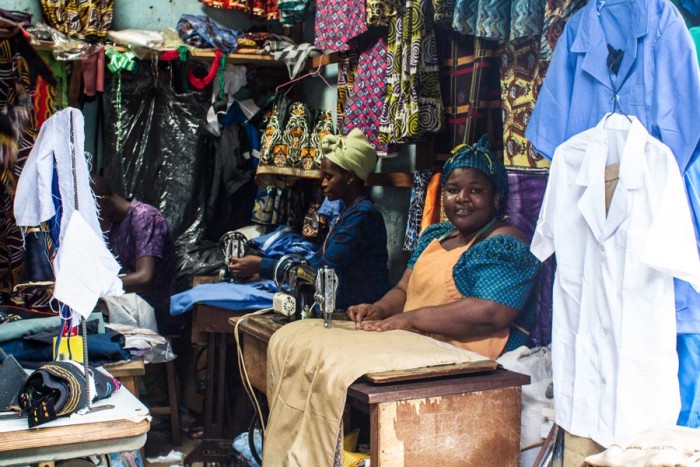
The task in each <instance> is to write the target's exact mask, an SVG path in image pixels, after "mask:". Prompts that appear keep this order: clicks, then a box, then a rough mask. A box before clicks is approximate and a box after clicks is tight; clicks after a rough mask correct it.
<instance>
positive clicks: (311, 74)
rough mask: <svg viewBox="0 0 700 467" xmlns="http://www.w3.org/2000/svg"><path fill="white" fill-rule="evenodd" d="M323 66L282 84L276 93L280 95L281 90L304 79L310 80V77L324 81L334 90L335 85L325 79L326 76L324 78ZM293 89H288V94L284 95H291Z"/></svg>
mask: <svg viewBox="0 0 700 467" xmlns="http://www.w3.org/2000/svg"><path fill="white" fill-rule="evenodd" d="M322 66H323V65H319V66H318V68H316V69H315V70H311V71H309V72H308V73H305V74H303V75H301V76H297V77H296V78H293V79H290V80H289V81H287V82H286V83H282V84H280V85H279V86H277V87H276V88H275V92H277V93H279V92H280V90H281V89H282V88H284V87H286V86H289V85H290V84H292V85H293V84H296V83H298V82H299V81H301V80H303V79H305V78H308V77H314V78H321V81H323V82H324V84H325V85H326V86H327V87H328V88H329V89H333V85H332V84H331V83H329V82H328V80H327V79H326V78H325V76H323V74H321V67H322ZM293 87H294V86H290V87H289V89H287V92H285V93H284V95H285V96H286V95H287V94H288V93H289V91H291V89H292V88H293Z"/></svg>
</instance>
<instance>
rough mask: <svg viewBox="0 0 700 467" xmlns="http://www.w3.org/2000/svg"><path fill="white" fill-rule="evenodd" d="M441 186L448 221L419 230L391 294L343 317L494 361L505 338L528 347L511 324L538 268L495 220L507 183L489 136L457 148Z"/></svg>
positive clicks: (515, 233)
mask: <svg viewBox="0 0 700 467" xmlns="http://www.w3.org/2000/svg"><path fill="white" fill-rule="evenodd" d="M442 185H443V193H442V201H443V206H444V209H445V215H446V216H447V219H448V222H443V223H440V224H436V225H433V226H431V227H429V228H428V229H426V230H425V232H424V233H423V234H422V235H421V238H420V242H419V245H418V248H416V250H415V251H414V253H413V256H412V257H411V259H410V261H409V263H408V267H407V269H406V272H405V273H404V275H403V277H402V278H401V280H400V281H399V283H398V285H397V286H396V287H394V288H393V289H392V290H390V291H389V292H388V293H387V294H386V295H385V296H384V297H383V298H382V299H380V300H379V301H377V302H375V303H373V304H362V305H357V306H353V307H350V308H349V309H348V312H347V313H348V316H349V318H350V319H351V320H353V321H355V323H356V325H357V327H358V328H360V329H364V330H367V331H387V330H392V329H404V330H409V331H414V332H420V333H423V334H429V335H431V336H432V337H434V338H436V339H439V340H443V341H446V342H449V343H451V344H453V345H456V346H458V347H462V348H465V349H468V350H472V351H474V352H477V353H479V354H481V355H484V356H486V357H489V358H496V357H498V356H499V355H500V354H501V353H502V352H503V350H504V349H505V348H506V343H507V342H508V341H509V337H510V341H511V342H513V343H514V344H516V343H517V344H524V343H526V339H527V336H526V335H524V334H523V332H525V333H526V332H527V330H526V329H522V328H521V327H520V326H516V325H515V323H517V322H520V321H522V320H523V318H526V316H524V315H525V313H523V312H522V311H523V310H524V309H525V308H526V303H527V299H528V297H529V295H530V291H531V290H532V286H533V284H534V282H535V279H536V276H537V272H538V270H539V265H540V263H539V261H537V259H536V258H535V257H534V256H533V255H532V254H531V253H530V247H529V244H528V241H527V238H526V237H525V235H524V234H523V233H522V232H520V231H519V230H517V229H515V228H514V227H511V226H510V225H508V224H507V222H506V221H505V218H504V217H503V216H501V215H499V213H500V211H501V210H502V208H503V206H504V205H505V201H506V198H507V196H508V179H507V177H506V172H505V168H504V167H503V164H502V163H501V162H500V161H499V160H498V159H496V157H495V156H494V155H493V154H492V153H491V152H490V150H489V147H488V139H487V137H482V138H481V140H479V142H478V143H476V144H475V145H473V146H462V147H459V148H457V150H456V151H455V155H454V156H453V157H452V158H451V159H450V160H449V161H447V162H446V163H445V167H444V169H443V175H442ZM511 334H513V335H512V336H511ZM514 346H515V345H514Z"/></svg>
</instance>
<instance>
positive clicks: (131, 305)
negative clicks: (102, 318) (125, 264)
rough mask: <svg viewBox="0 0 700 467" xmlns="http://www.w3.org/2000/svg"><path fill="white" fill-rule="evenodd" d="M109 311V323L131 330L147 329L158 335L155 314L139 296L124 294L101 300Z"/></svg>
mask: <svg viewBox="0 0 700 467" xmlns="http://www.w3.org/2000/svg"><path fill="white" fill-rule="evenodd" d="M102 300H103V301H104V302H105V305H107V309H108V310H109V322H110V323H111V324H122V325H125V326H129V327H132V328H143V329H149V330H151V331H153V332H155V333H156V334H158V324H157V323H156V313H155V311H154V310H153V307H152V306H151V305H150V304H149V303H148V302H147V301H146V300H144V299H143V298H141V296H140V295H139V294H136V293H125V294H122V295H117V296H112V297H104V298H103V299H102Z"/></svg>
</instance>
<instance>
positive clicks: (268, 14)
mask: <svg viewBox="0 0 700 467" xmlns="http://www.w3.org/2000/svg"><path fill="white" fill-rule="evenodd" d="M250 10H251V14H252V15H253V16H254V17H257V18H261V19H266V20H268V21H273V20H276V19H279V17H280V11H279V8H278V7H277V0H252V1H251V6H250Z"/></svg>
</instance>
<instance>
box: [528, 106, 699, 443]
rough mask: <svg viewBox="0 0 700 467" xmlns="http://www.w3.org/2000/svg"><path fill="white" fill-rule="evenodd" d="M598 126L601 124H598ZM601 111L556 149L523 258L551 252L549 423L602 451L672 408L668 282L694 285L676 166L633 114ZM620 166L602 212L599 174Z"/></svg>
mask: <svg viewBox="0 0 700 467" xmlns="http://www.w3.org/2000/svg"><path fill="white" fill-rule="evenodd" d="M606 118H607V120H606ZM631 118H632V123H630V122H629V121H628V120H627V118H626V117H625V116H622V115H619V114H610V115H609V116H606V117H605V118H603V120H601V122H600V123H599V124H598V125H597V126H596V127H594V128H592V129H590V130H587V131H584V132H583V133H580V134H578V135H576V136H574V137H572V138H571V139H569V140H568V141H566V142H565V143H563V144H561V145H560V146H559V147H558V148H557V149H556V152H555V156H554V160H553V163H552V166H551V169H550V174H549V182H548V184H547V190H546V192H545V196H544V201H543V204H542V209H541V211H540V217H539V220H538V222H537V228H536V231H535V235H534V238H533V240H532V246H531V250H532V253H533V254H534V255H535V256H537V257H538V258H539V259H540V260H542V261H543V260H545V259H546V258H548V257H549V256H551V255H552V253H556V259H557V272H556V276H555V281H554V282H555V283H554V291H553V299H554V307H553V324H552V370H553V379H554V400H555V418H556V422H557V424H559V425H560V426H562V427H563V428H564V429H565V430H566V431H568V432H570V433H572V434H575V435H578V436H584V437H589V438H592V439H593V440H595V441H596V442H598V443H600V444H601V445H603V446H605V447H608V446H610V445H611V444H612V442H613V441H614V440H617V439H620V438H622V437H625V436H628V435H630V434H634V433H637V432H641V431H644V430H647V429H650V428H653V427H658V426H664V425H669V426H671V425H675V422H676V419H677V417H678V413H679V411H680V394H679V387H678V377H677V372H678V361H677V355H676V321H675V305H674V292H673V277H678V278H680V279H683V280H685V281H688V282H689V283H691V284H693V286H694V287H696V288H697V287H698V286H700V261H699V260H698V250H697V247H696V245H695V235H694V231H693V224H692V221H691V215H690V211H689V209H688V202H687V200H686V196H685V191H684V188H683V181H682V179H681V174H680V171H679V169H678V164H677V163H676V161H675V158H674V157H673V154H672V153H671V151H670V149H669V148H668V147H667V146H665V145H664V144H663V143H661V142H660V141H658V140H656V139H654V138H653V137H652V136H651V135H650V134H649V133H648V132H647V131H646V130H645V129H644V127H643V126H642V124H641V123H640V122H639V120H637V119H636V118H634V117H631ZM612 163H619V164H620V174H619V182H618V185H617V188H616V190H615V192H614V195H613V198H612V201H611V203H610V208H609V213H608V215H607V217H606V214H605V180H604V173H605V166H606V165H608V164H612Z"/></svg>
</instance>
